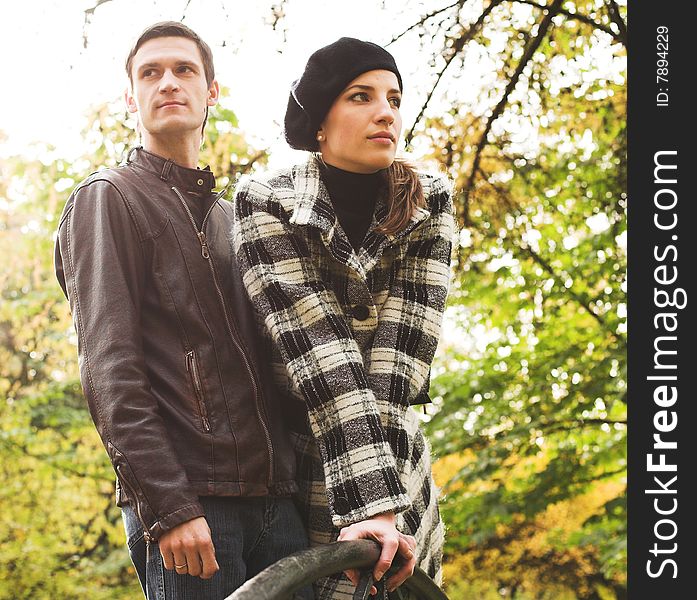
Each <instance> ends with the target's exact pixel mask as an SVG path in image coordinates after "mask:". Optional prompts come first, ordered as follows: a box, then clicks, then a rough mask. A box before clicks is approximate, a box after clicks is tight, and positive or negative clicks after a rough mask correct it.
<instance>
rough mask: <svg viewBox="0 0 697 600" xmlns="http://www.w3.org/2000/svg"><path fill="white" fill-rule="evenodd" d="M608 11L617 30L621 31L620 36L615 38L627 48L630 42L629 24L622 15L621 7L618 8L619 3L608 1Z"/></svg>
mask: <svg viewBox="0 0 697 600" xmlns="http://www.w3.org/2000/svg"><path fill="white" fill-rule="evenodd" d="M607 9H608V12H609V13H610V19H611V20H612V22H613V23H614V24H615V25H616V26H617V29H618V31H619V36H614V35H613V37H614V38H615V39H618V37H619V41H621V42H622V44H623V45H624V47H625V48H626V47H627V43H628V41H629V37H628V35H627V24H626V23H625V22H624V19H623V18H622V15H621V14H620V7H619V6H617V2H615V0H608V3H607Z"/></svg>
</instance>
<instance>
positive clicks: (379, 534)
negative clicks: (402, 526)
mask: <svg viewBox="0 0 697 600" xmlns="http://www.w3.org/2000/svg"><path fill="white" fill-rule="evenodd" d="M395 522H396V519H395V515H394V513H384V514H381V515H376V516H374V517H372V518H370V519H366V520H365V521H360V522H359V523H354V524H353V525H349V526H348V527H344V528H343V529H342V530H341V532H340V533H339V537H338V538H337V541H339V542H346V541H349V540H361V539H369V540H375V541H376V542H378V543H379V544H380V545H381V546H382V552H381V553H380V558H379V559H378V562H377V563H375V568H374V569H373V579H374V580H375V581H380V579H382V576H383V575H384V574H385V573H386V572H387V569H389V568H390V565H391V564H392V561H393V560H394V557H395V555H396V554H397V553H399V555H400V556H401V557H402V558H403V559H404V565H403V566H402V568H401V569H399V571H397V573H395V574H394V575H392V576H391V577H390V578H389V579H388V580H387V590H388V591H390V592H391V591H393V590H394V589H395V588H397V587H399V586H400V585H401V584H402V583H404V581H405V580H406V579H407V578H408V577H411V575H412V574H413V573H414V567H415V566H416V554H415V550H416V540H414V538H413V537H412V536H411V535H405V534H403V533H400V532H399V531H397V528H396V527H395ZM344 573H345V574H346V577H348V578H349V579H350V580H351V583H353V585H355V586H357V585H358V582H359V579H360V575H359V573H358V571H357V570H356V569H349V570H347V571H344ZM370 593H371V594H372V595H375V594H376V593H377V590H376V589H375V587H373V588H372V589H371V590H370Z"/></svg>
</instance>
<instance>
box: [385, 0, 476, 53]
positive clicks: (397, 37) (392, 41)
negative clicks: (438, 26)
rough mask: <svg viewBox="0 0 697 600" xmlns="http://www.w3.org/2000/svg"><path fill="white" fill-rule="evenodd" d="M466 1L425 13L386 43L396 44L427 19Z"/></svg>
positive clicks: (459, 1)
mask: <svg viewBox="0 0 697 600" xmlns="http://www.w3.org/2000/svg"><path fill="white" fill-rule="evenodd" d="M465 2H467V0H458V1H457V2H453V3H452V4H449V5H448V6H444V7H443V8H439V9H437V10H434V11H433V12H430V13H428V14H427V15H424V16H423V17H421V19H419V20H418V21H417V22H416V23H414V24H413V25H410V26H409V27H407V28H406V29H405V30H404V31H402V32H401V33H398V34H397V35H396V36H394V37H393V38H392V39H391V40H390V41H389V42H387V44H385V45H386V46H389V45H390V44H394V43H395V42H396V41H397V40H398V39H399V38H401V37H403V36H405V35H406V34H407V33H409V32H410V31H411V30H412V29H416V28H417V27H421V26H422V25H424V24H425V23H426V21H428V20H429V19H432V18H433V17H435V16H436V15H438V14H440V13H442V12H445V11H446V10H450V9H451V8H454V7H456V6H460V7H462V6H463V5H464V4H465Z"/></svg>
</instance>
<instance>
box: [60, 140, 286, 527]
mask: <svg viewBox="0 0 697 600" xmlns="http://www.w3.org/2000/svg"><path fill="white" fill-rule="evenodd" d="M214 185H215V179H214V177H213V174H212V173H211V172H210V171H207V170H199V169H187V168H184V167H180V166H178V165H176V164H175V163H174V162H172V161H169V160H165V159H163V158H161V157H159V156H156V155H154V154H151V153H149V152H146V151H145V150H143V149H141V148H137V149H134V150H132V151H131V153H130V154H129V158H128V161H127V163H126V164H125V165H124V166H121V167H118V168H116V169H108V170H105V171H100V172H97V173H94V174H92V175H91V176H90V177H89V178H88V179H86V180H85V181H84V182H82V183H81V184H80V185H79V186H78V187H77V188H76V189H75V190H74V191H73V193H72V194H71V196H70V198H69V199H68V202H67V204H66V206H65V209H64V211H63V215H62V217H61V221H60V225H59V229H58V239H57V242H56V253H55V267H56V275H57V277H58V280H59V282H60V285H61V287H62V288H63V291H64V293H65V294H66V296H67V298H68V299H69V301H70V308H71V312H72V315H73V321H74V324H75V329H76V331H77V334H78V354H79V362H80V377H81V381H82V386H83V390H84V393H85V396H86V398H87V402H88V404H89V408H90V412H91V414H92V418H93V419H94V422H95V424H96V426H97V429H98V431H99V434H100V435H101V438H102V441H103V443H104V446H105V447H106V449H107V452H108V454H109V458H110V459H111V461H112V463H113V465H114V468H115V470H116V473H117V475H118V483H119V484H120V486H118V485H117V496H119V497H118V500H119V502H124V501H129V502H131V503H132V504H133V505H134V508H135V509H136V512H137V514H138V515H139V517H140V519H141V521H142V523H143V527H144V529H145V531H146V535H147V536H148V538H149V539H150V538H154V539H157V538H158V537H159V536H160V535H161V534H162V533H163V532H165V531H167V530H169V529H171V528H172V527H174V526H175V525H178V524H179V523H182V522H184V521H187V520H189V519H193V518H194V517H198V516H202V515H203V514H204V512H203V509H202V507H201V505H200V503H199V496H200V495H201V496H263V495H289V494H291V493H293V492H294V491H295V489H296V484H295V482H294V476H295V467H294V465H295V459H294V454H293V451H292V449H291V447H290V445H289V443H288V440H287V439H286V433H285V429H284V427H283V423H282V422H281V410H280V406H279V405H280V399H279V398H278V397H277V396H276V395H275V394H274V392H273V389H272V388H271V387H270V385H269V381H270V379H271V377H270V374H269V373H267V372H266V370H267V369H268V364H269V361H268V359H267V358H266V357H265V356H263V355H262V351H261V348H259V347H258V342H257V335H256V331H255V320H254V318H253V314H252V309H251V307H250V305H249V302H248V299H247V296H246V292H245V290H244V286H243V284H242V281H241V279H240V274H239V270H238V269H237V266H236V264H235V259H234V253H233V252H232V248H231V243H230V230H231V227H232V206H231V205H230V203H229V202H228V201H225V200H222V199H219V198H218V197H217V196H216V195H214V194H213V193H212V189H213V187H214ZM119 487H120V489H118V488H119ZM124 492H125V495H124ZM124 496H125V497H124Z"/></svg>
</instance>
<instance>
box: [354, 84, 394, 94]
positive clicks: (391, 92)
mask: <svg viewBox="0 0 697 600" xmlns="http://www.w3.org/2000/svg"><path fill="white" fill-rule="evenodd" d="M353 88H358V89H359V90H367V91H369V92H372V91H374V90H375V88H374V87H373V86H372V85H363V84H362V83H356V84H354V85H352V86H350V87H347V88H346V90H344V91H346V92H348V91H349V90H352V89H353ZM387 93H388V94H401V93H402V92H400V91H399V90H398V89H396V88H392V89H391V90H388V91H387Z"/></svg>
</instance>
